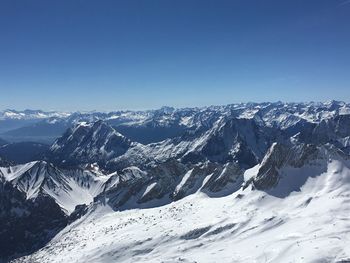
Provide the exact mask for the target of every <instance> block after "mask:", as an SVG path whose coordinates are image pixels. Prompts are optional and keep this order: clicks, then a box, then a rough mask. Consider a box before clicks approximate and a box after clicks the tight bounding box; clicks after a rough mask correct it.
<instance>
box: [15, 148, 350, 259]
mask: <svg viewBox="0 0 350 263" xmlns="http://www.w3.org/2000/svg"><path fill="white" fill-rule="evenodd" d="M274 147H276V146H274ZM325 154H326V156H327V158H326V159H322V161H321V163H317V162H316V163H308V164H305V165H303V166H302V167H299V168H293V167H290V166H289V165H287V164H285V165H283V166H281V169H282V170H283V171H281V172H282V173H283V177H281V180H280V181H279V183H278V184H277V185H276V186H275V188H274V192H267V191H261V190H253V189H252V188H251V187H247V188H245V189H239V190H237V191H236V192H235V193H233V194H231V195H227V196H224V197H220V198H210V197H208V196H207V195H205V194H203V193H200V192H198V193H195V194H193V195H190V196H187V197H186V198H184V199H182V200H180V201H177V202H173V203H171V204H168V205H165V206H156V207H153V208H150V209H136V210H125V211H122V212H118V213H116V212H114V211H113V210H112V209H111V208H110V207H109V206H108V205H105V204H100V205H96V206H94V207H92V208H91V210H90V211H89V213H87V214H86V215H85V216H83V217H82V218H81V219H78V220H77V221H76V222H74V223H72V224H71V225H69V226H67V227H66V228H65V229H64V230H62V231H61V232H60V233H59V234H58V235H57V236H56V237H55V238H54V239H52V240H51V241H50V242H49V243H48V244H47V245H46V246H45V247H44V248H42V249H40V250H39V251H37V252H35V253H34V254H32V255H30V256H27V257H24V258H20V259H18V260H15V261H14V262H67V261H70V262H115V261H117V262H218V261H220V262H276V263H277V262H278V263H279V262H293V261H295V262H338V263H340V262H348V261H349V259H350V250H349V245H348V243H349V230H350V222H349V220H348V214H349V212H350V205H349V192H350V184H349V183H350V162H349V160H348V159H346V160H344V159H342V157H341V156H339V155H337V154H334V153H329V152H328V153H327V152H325ZM282 167H283V168H282ZM252 170H253V171H252ZM256 170H257V168H256V167H255V168H252V169H250V170H247V171H246V174H245V176H248V178H249V176H250V175H251V174H255V171H256ZM299 177H302V179H305V180H304V182H303V183H302V184H300V179H299ZM290 185H293V186H295V185H298V187H300V188H298V189H294V190H293V192H289V190H290V189H288V187H289V186H290ZM286 186H287V188H286ZM287 193H288V194H287ZM281 196H284V197H283V198H281Z"/></svg>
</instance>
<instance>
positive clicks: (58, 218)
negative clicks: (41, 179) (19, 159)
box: [0, 178, 67, 260]
mask: <svg viewBox="0 0 350 263" xmlns="http://www.w3.org/2000/svg"><path fill="white" fill-rule="evenodd" d="M0 180H1V181H0V225H1V230H0V244H1V250H0V260H1V259H3V260H6V259H8V258H9V257H13V256H15V255H22V254H27V253H31V252H33V251H35V250H37V249H38V248H40V247H41V246H43V245H45V244H46V243H47V241H48V240H50V239H51V238H52V237H53V236H54V235H55V234H56V233H57V232H58V231H59V230H61V229H62V228H63V227H64V226H65V225H66V224H67V216H66V215H65V214H64V213H63V212H62V210H61V208H60V207H59V206H58V205H57V204H56V203H55V202H54V200H52V199H51V198H49V197H47V196H45V195H43V194H41V195H39V196H38V197H37V198H36V199H35V201H34V200H30V199H29V200H27V199H26V196H25V194H24V193H22V192H20V191H19V190H18V189H16V188H15V187H13V186H12V185H11V184H10V183H8V182H4V180H2V179H1V178H0Z"/></svg>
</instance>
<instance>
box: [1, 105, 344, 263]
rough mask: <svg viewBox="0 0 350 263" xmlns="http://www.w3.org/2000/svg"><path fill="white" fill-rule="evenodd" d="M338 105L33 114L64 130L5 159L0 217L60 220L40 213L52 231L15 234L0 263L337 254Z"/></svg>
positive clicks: (340, 216)
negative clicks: (23, 154) (23, 159)
mask: <svg viewBox="0 0 350 263" xmlns="http://www.w3.org/2000/svg"><path fill="white" fill-rule="evenodd" d="M349 109H350V105H349V104H346V103H343V102H335V101H331V102H327V103H281V102H277V103H245V104H232V105H227V106H211V107H204V108H187V109H174V108H169V107H164V108H162V109H160V110H155V111H143V112H142V111H141V112H132V111H124V112H113V113H97V112H94V113H87V114H80V113H72V114H70V115H69V116H68V117H64V118H61V117H53V118H49V119H44V120H42V121H43V123H44V122H45V123H47V124H48V125H50V121H51V122H52V123H56V124H57V123H65V124H64V125H66V127H68V128H67V130H66V131H65V132H64V133H63V135H62V136H60V137H59V138H57V139H56V140H55V141H54V142H53V143H52V144H51V146H50V148H49V150H48V152H46V153H45V154H44V155H43V158H42V159H43V160H38V161H33V162H30V163H26V164H18V165H14V164H11V163H9V162H7V161H5V160H4V161H3V162H2V165H1V166H3V167H1V168H0V180H1V183H2V188H1V189H2V190H1V189H0V190H1V191H2V193H0V194H3V199H4V200H7V201H6V202H5V201H4V203H3V207H4V208H3V211H6V213H3V214H2V217H1V220H3V222H6V220H7V219H11V220H12V221H11V220H10V222H13V225H11V226H10V227H9V228H8V229H12V230H11V231H13V228H14V225H15V224H21V225H23V228H22V230H23V231H22V232H20V233H25V231H26V228H28V227H29V225H28V224H27V223H25V221H26V220H28V216H29V214H31V212H30V213H29V212H28V213H27V212H26V213H22V212H20V211H32V210H31V209H34V208H32V206H33V207H35V206H39V207H40V206H47V205H48V204H49V206H50V207H51V209H53V210H54V211H55V213H53V215H57V222H58V223H57V227H56V226H55V224H53V225H52V224H51V223H49V222H47V221H45V220H43V221H40V220H38V222H42V223H41V224H40V227H38V228H37V230H38V231H39V230H40V231H41V230H42V229H49V230H50V229H51V230H52V231H51V230H50V231H51V233H53V234H52V235H44V236H42V238H41V239H40V240H41V241H40V240H39V241H36V240H35V238H34V236H35V235H36V234H35V231H34V232H33V235H32V236H31V237H29V238H28V239H26V241H25V242H24V243H21V242H22V241H21V239H20V238H18V239H16V240H17V241H16V242H17V244H18V245H19V246H24V247H23V248H21V249H20V250H18V251H16V249H15V247H11V248H8V249H7V250H6V251H7V252H6V253H2V254H1V255H0V258H4V259H6V260H8V259H15V258H17V259H15V261H14V262H66V261H68V260H69V261H72V262H110V261H118V262H137V261H140V262H158V261H159V262H161V261H164V262H182V261H183V262H195V261H197V262H216V261H217V259H218V258H220V261H222V262H265V261H266V262H290V261H291V262H293V261H296V262H323V261H325V262H346V260H350V251H349V250H348V248H347V247H348V246H346V243H347V241H348V239H349V238H350V236H349V229H350V225H349V224H348V223H347V221H346V220H345V218H346V213H348V212H349V211H350V207H349V206H348V203H349V197H350V194H349V190H350V140H349V138H350V110H349ZM45 125H46V124H45ZM28 127H29V126H28ZM5 157H6V156H5ZM10 161H11V160H10ZM12 195H13V196H14V199H11V196H12ZM11 200H12V201H13V202H12V201H11ZM15 200H17V201H15ZM42 200H45V201H42ZM42 202H43V203H42ZM12 207H14V208H13V209H12ZM17 208H18V209H17ZM317 209H318V210H317ZM41 216H42V215H41V214H40V213H39V212H38V211H35V213H33V218H34V219H33V220H35V219H36V218H41ZM63 228H64V229H63ZM62 229H63V230H62ZM49 230H48V231H49ZM11 231H10V232H9V231H6V232H4V233H5V234H4V235H3V238H4V239H6V235H9V233H11ZM58 232H59V233H58ZM57 233H58V234H57ZM56 234H57V235H56ZM53 235H56V236H55V237H54V238H53V239H52V240H51V241H50V239H51V238H52V237H53ZM0 236H1V235H0ZM90 237H92V238H93V242H87V240H90V239H89V238H90ZM26 242H27V243H26ZM30 242H34V243H36V242H37V244H36V245H35V246H34V247H31V246H30V248H29V249H27V247H26V246H27V245H28V243H30ZM24 244H26V245H24ZM44 245H45V246H44ZM42 246H44V247H43V248H42V249H40V247H42ZM251 246H253V250H254V251H255V253H252V247H251ZM321 247H322V248H323V250H322V253H321V252H320V248H321ZM38 249H40V250H38ZM34 250H38V251H37V252H35V253H33V252H34ZM4 251H5V250H4ZM16 253H17V254H16ZM25 254H30V255H28V256H24V257H20V256H21V255H25ZM322 260H323V261H322Z"/></svg>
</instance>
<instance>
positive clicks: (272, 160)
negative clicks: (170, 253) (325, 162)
mask: <svg viewBox="0 0 350 263" xmlns="http://www.w3.org/2000/svg"><path fill="white" fill-rule="evenodd" d="M320 158H324V156H322V150H321V149H320V148H319V147H317V146H315V145H313V144H294V145H293V144H288V145H284V144H278V143H274V144H273V145H272V146H271V147H270V149H269V150H268V152H267V153H266V155H265V157H264V159H263V161H262V162H261V164H260V168H259V172H258V174H257V175H256V176H255V177H254V178H253V185H254V187H255V188H256V189H259V190H267V189H270V188H272V187H274V186H276V185H277V184H278V181H279V179H280V174H279V169H280V168H282V167H283V166H290V167H294V168H300V167H302V166H304V165H305V164H306V163H308V162H310V161H312V160H317V159H320Z"/></svg>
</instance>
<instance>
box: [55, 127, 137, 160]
mask: <svg viewBox="0 0 350 263" xmlns="http://www.w3.org/2000/svg"><path fill="white" fill-rule="evenodd" d="M130 146H131V141H130V140H128V139H127V138H125V137H124V136H123V135H121V134H120V133H118V132H117V131H116V130H115V129H113V128H112V127H111V126H109V125H107V124H106V123H104V122H103V121H97V122H94V123H91V124H79V125H77V126H75V127H74V128H72V129H69V130H67V132H66V133H65V134H64V135H63V136H62V137H61V138H59V139H57V140H56V142H55V143H54V144H53V145H52V146H51V148H50V154H49V159H50V160H51V161H53V162H55V163H57V164H60V165H76V164H81V163H94V162H98V163H100V164H105V163H106V162H107V161H108V160H110V159H112V158H115V157H117V156H120V155H122V154H124V153H125V152H126V151H127V149H128V148H129V147H130Z"/></svg>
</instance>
